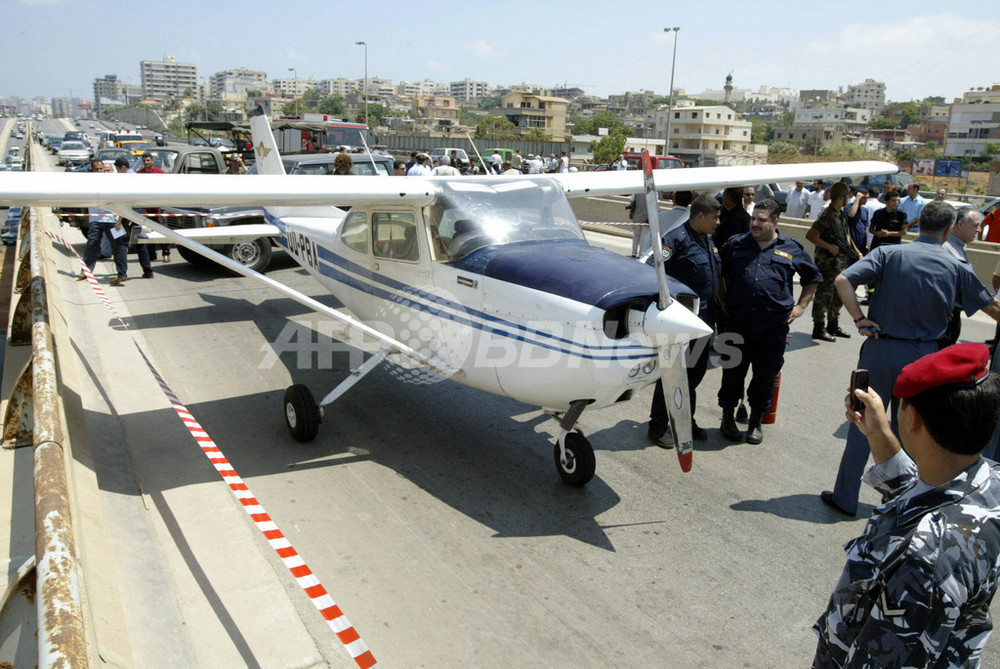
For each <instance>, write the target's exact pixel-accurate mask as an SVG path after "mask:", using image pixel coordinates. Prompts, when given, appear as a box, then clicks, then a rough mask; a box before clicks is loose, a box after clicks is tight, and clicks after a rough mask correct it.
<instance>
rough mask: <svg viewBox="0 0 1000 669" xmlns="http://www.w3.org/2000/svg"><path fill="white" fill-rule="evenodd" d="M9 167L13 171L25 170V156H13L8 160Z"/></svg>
mask: <svg viewBox="0 0 1000 669" xmlns="http://www.w3.org/2000/svg"><path fill="white" fill-rule="evenodd" d="M7 167H9V168H10V171H11V172H23V171H24V159H23V158H11V159H10V160H8V161H7Z"/></svg>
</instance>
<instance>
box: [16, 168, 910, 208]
mask: <svg viewBox="0 0 1000 669" xmlns="http://www.w3.org/2000/svg"><path fill="white" fill-rule="evenodd" d="M898 171H899V168H898V167H897V166H896V165H894V164H892V163H886V162H880V161H856V162H837V163H798V164H791V165H752V166H739V167H702V168H692V169H674V170H654V171H653V178H654V181H655V184H656V188H657V190H661V191H663V190H702V189H706V188H725V187H728V186H743V185H748V184H755V183H768V182H772V181H794V180H796V179H839V178H840V177H845V176H850V177H854V176H862V175H867V174H894V173H896V172H898ZM448 178H452V177H405V178H403V177H399V178H386V177H378V176H349V177H331V176H328V175H308V176H306V175H298V176H285V175H254V176H246V175H224V174H222V175H215V174H213V175H194V174H161V175H157V177H156V178H155V179H150V178H148V177H146V176H143V175H138V174H134V175H133V174H122V175H110V174H89V173H83V174H79V173H71V172H6V173H0V204H3V205H25V206H56V207H105V206H107V205H111V204H115V203H117V204H126V205H131V206H139V207H142V206H159V207H188V206H191V205H198V206H202V207H215V206H230V205H239V206H261V205H265V206H306V205H366V204H376V205H378V204H383V205H384V204H393V203H403V202H405V203H408V204H418V205H426V204H430V203H431V202H433V201H434V199H435V197H436V195H437V185H436V183H435V182H436V181H438V180H440V179H448ZM453 178H458V177H453ZM515 178H516V179H555V180H556V181H558V182H559V183H560V184H562V187H563V190H564V191H565V193H566V196H567V197H586V196H591V195H612V194H630V193H641V192H643V188H644V186H643V176H642V172H640V171H637V170H630V171H626V172H577V173H570V174H546V175H538V176H535V175H531V176H523V177H461V179H462V180H473V179H490V180H492V181H494V182H495V180H496V179H515Z"/></svg>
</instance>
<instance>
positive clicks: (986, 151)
mask: <svg viewBox="0 0 1000 669" xmlns="http://www.w3.org/2000/svg"><path fill="white" fill-rule="evenodd" d="M998 153H1000V144H997V143H996V142H986V146H985V147H983V155H984V156H985V157H987V158H989V157H991V156H995V155H996V154H998Z"/></svg>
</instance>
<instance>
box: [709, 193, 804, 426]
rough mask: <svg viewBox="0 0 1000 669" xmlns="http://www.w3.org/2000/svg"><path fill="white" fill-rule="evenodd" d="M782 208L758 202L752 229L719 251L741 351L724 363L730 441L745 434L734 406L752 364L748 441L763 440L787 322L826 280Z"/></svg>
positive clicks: (723, 401) (730, 325) (730, 327)
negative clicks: (782, 229)
mask: <svg viewBox="0 0 1000 669" xmlns="http://www.w3.org/2000/svg"><path fill="white" fill-rule="evenodd" d="M780 211H781V210H780V208H779V206H778V203H777V202H775V201H774V200H771V199H767V200H761V201H760V202H758V203H757V206H756V207H754V210H753V218H751V219H750V232H746V233H743V234H741V235H736V236H735V237H733V238H732V239H730V240H729V241H728V242H727V243H726V245H725V246H724V247H723V248H722V251H721V253H720V256H721V258H722V289H723V290H722V296H723V297H722V306H723V308H724V311H725V315H726V318H725V328H726V331H727V332H729V333H731V334H730V335H729V337H732V338H733V341H732V342H731V343H732V345H733V347H734V348H736V349H737V351H738V354H737V358H736V361H735V362H736V364H735V365H733V366H724V367H723V370H722V386H721V387H720V388H719V406H720V407H722V425H721V427H720V429H721V431H722V435H723V436H724V437H726V438H727V439H729V440H730V441H742V439H743V436H742V434H741V433H740V431H739V428H737V427H736V419H735V416H734V412H735V410H736V405H737V404H739V402H740V400H741V399H742V398H743V381H744V380H745V379H746V375H747V371H748V370H749V369H750V368H751V366H752V367H753V378H752V379H751V380H750V385H749V386H747V402H748V403H749V405H750V423H749V425H748V426H747V434H746V441H747V443H748V444H759V443H761V442H762V441H763V440H764V435H763V432H762V431H761V420H762V418H763V415H764V412H765V411H767V410H768V408H770V406H771V397H772V395H773V394H774V379H775V377H777V376H778V372H780V371H781V366H782V364H784V361H785V337H786V336H787V335H788V324H789V323H791V322H792V321H794V320H795V319H796V318H798V317H799V316H801V315H802V314H803V313H804V312H805V309H806V305H808V304H809V300H811V299H812V296H813V294H814V293H815V292H816V287H817V286H819V283H820V281H822V280H823V275H822V274H821V273H820V271H819V269H818V268H817V267H816V265H815V264H813V261H812V258H810V257H809V254H808V253H806V251H805V249H804V248H803V246H802V244H800V243H799V242H798V241H796V240H794V239H791V238H789V237H785V236H784V235H781V234H779V233H778V216H779V215H780ZM796 274H798V275H799V280H800V281H801V283H802V292H801V293H800V295H799V299H798V301H797V302H796V300H795V298H794V294H793V285H792V281H793V279H794V278H795V275H796ZM721 327H722V326H720V328H721ZM721 336H723V335H721V334H720V337H721Z"/></svg>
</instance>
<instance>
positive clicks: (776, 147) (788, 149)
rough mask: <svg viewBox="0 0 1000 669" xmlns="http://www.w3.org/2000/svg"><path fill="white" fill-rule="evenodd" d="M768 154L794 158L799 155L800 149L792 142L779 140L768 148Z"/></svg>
mask: <svg viewBox="0 0 1000 669" xmlns="http://www.w3.org/2000/svg"><path fill="white" fill-rule="evenodd" d="M767 152H768V154H773V155H777V156H794V155H798V153H799V147H797V146H795V145H794V144H792V143H791V142H786V141H784V140H778V141H776V142H771V143H770V144H768V146H767Z"/></svg>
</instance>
